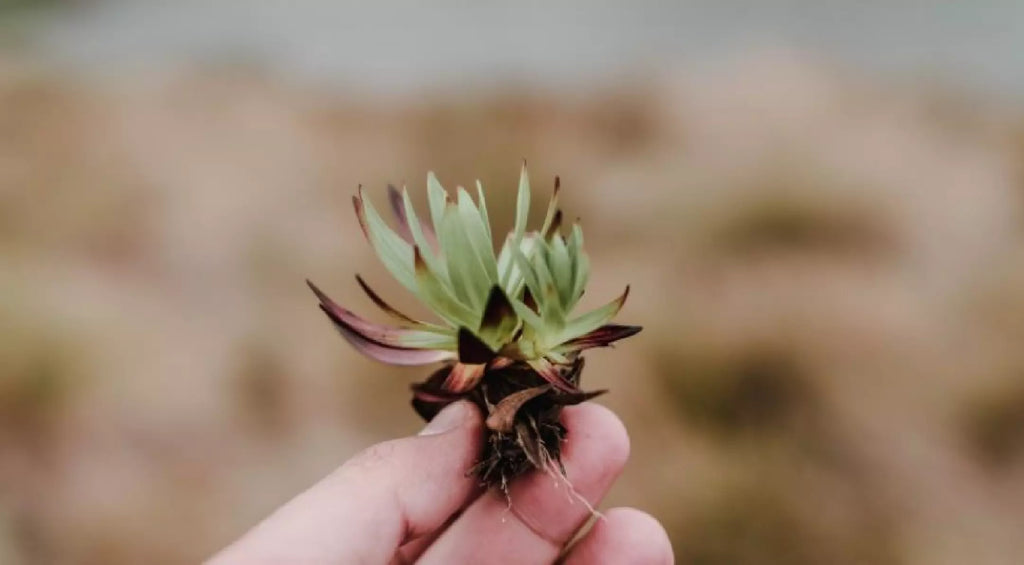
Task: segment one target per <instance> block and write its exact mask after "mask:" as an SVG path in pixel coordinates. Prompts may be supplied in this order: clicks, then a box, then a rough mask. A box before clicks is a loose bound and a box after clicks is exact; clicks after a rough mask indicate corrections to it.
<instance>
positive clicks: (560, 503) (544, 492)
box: [419, 404, 629, 565]
mask: <svg viewBox="0 0 1024 565" xmlns="http://www.w3.org/2000/svg"><path fill="white" fill-rule="evenodd" d="M562 422H563V423H564V424H565V426H566V427H567V428H568V436H567V439H566V441H565V443H564V444H563V446H562V447H563V449H562V458H563V462H564V463H565V468H566V473H567V475H568V480H569V481H570V482H571V483H572V487H573V489H574V491H575V494H573V493H572V492H571V491H570V490H569V487H567V485H566V483H564V482H562V481H560V480H556V478H555V477H554V476H553V475H552V474H545V473H542V472H538V471H534V472H532V473H530V474H529V475H526V476H525V477H523V478H522V479H520V480H518V481H516V482H514V483H513V484H512V487H511V491H510V494H511V500H512V506H511V509H510V508H509V506H508V504H507V503H506V501H505V498H504V497H503V496H502V495H501V494H500V493H497V492H494V491H492V492H489V493H487V494H485V495H483V496H481V497H480V498H479V499H477V500H476V501H474V502H473V503H472V504H471V505H470V506H469V507H468V508H467V509H466V511H465V512H464V513H463V514H462V516H461V517H460V518H459V519H458V520H456V521H455V523H454V524H452V526H451V527H449V528H448V530H447V531H445V533H444V534H442V535H441V537H440V538H438V540H437V541H436V542H435V543H434V545H432V546H431V547H430V548H429V549H428V550H427V551H426V553H424V554H423V557H422V559H421V560H420V561H419V563H422V564H426V565H429V564H435V563H436V564H440V563H489V564H490V563H495V564H500V563H550V562H552V561H553V560H554V559H555V558H556V557H557V556H558V554H559V552H560V551H561V549H562V546H564V545H565V543H566V542H567V541H568V540H569V539H570V538H571V537H572V535H573V534H574V533H575V532H576V530H577V529H579V527H580V526H581V525H582V524H583V522H584V521H586V519H587V518H589V517H590V515H591V510H590V507H589V506H588V504H589V505H594V504H597V502H598V501H600V500H601V498H602V497H603V496H604V494H605V493H606V492H607V491H608V489H609V488H610V487H611V485H612V483H613V482H614V481H615V479H616V477H618V476H619V473H621V472H622V468H623V466H624V465H625V464H626V459H627V458H628V457H629V437H628V436H627V435H626V430H625V428H624V427H623V425H622V422H620V421H619V419H618V417H616V416H615V415H614V414H613V413H612V412H611V411H610V410H608V409H607V408H604V407H601V406H598V405H596V404H583V405H580V406H576V407H572V408H566V409H565V410H564V411H563V413H562ZM576 496H579V497H582V498H583V499H584V500H586V502H587V504H584V503H583V502H582V501H580V500H578V499H576Z"/></svg>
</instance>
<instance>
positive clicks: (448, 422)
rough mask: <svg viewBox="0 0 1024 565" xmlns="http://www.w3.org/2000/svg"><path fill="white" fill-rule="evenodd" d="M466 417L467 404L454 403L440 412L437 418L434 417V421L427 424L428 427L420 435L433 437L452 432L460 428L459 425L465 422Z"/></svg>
mask: <svg viewBox="0 0 1024 565" xmlns="http://www.w3.org/2000/svg"><path fill="white" fill-rule="evenodd" d="M465 416H466V403H465V402H461V401H460V402H453V403H451V404H449V405H448V406H445V408H444V410H441V411H440V412H438V413H437V416H434V419H433V420H431V421H430V422H429V423H428V424H427V427H425V428H423V431H421V432H420V435H421V436H432V435H437V434H443V433H445V432H450V431H452V430H454V429H455V428H457V427H459V424H461V423H462V421H463V420H465Z"/></svg>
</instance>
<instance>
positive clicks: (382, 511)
mask: <svg viewBox="0 0 1024 565" xmlns="http://www.w3.org/2000/svg"><path fill="white" fill-rule="evenodd" d="M481 439H482V422H481V416H480V414H479V412H478V411H477V409H476V408H475V407H473V406H472V405H471V404H469V403H468V402H459V403H455V404H452V405H451V406H449V407H448V408H446V409H445V410H444V411H442V412H441V413H440V414H438V415H437V416H436V417H435V418H434V420H432V421H431V423H430V424H429V425H428V426H427V428H426V429H424V431H423V432H422V433H421V435H420V436H417V437H410V438H403V439H399V440H394V441H389V442H384V443H380V444H377V445H375V446H373V447H371V448H369V449H367V450H365V451H363V452H362V453H360V454H359V455H357V456H355V457H353V458H352V459H350V460H349V461H348V462H346V463H345V464H344V465H342V466H341V467H340V468H339V469H337V470H336V471H335V472H334V473H332V474H331V475H330V476H328V477H327V478H326V479H324V480H322V481H321V482H319V483H318V484H316V485H314V486H313V487H312V488H310V489H309V490H307V491H306V492H304V493H302V494H300V495H299V496H298V497H296V498H295V499H293V500H292V501H291V502H289V503H288V504H286V505H285V506H284V507H282V508H281V509H279V510H278V511H277V512H275V513H274V514H273V515H271V516H270V517H269V518H267V519H266V520H265V521H264V522H263V523H262V524H260V525H258V526H256V528H254V529H253V530H252V531H250V532H249V533H248V534H246V536H245V537H243V538H242V539H241V540H240V541H238V542H236V543H235V545H233V546H231V547H229V548H228V549H227V550H225V551H224V552H223V553H222V554H220V555H218V556H217V557H215V558H214V560H213V561H214V563H217V564H219V565H223V564H228V563H387V562H388V561H389V560H390V559H391V558H392V556H393V555H394V554H395V551H396V550H397V548H398V547H399V546H400V545H402V544H403V543H404V542H406V541H407V540H410V539H413V538H415V537H417V536H421V535H424V534H427V533H429V532H431V531H433V530H435V529H437V528H438V527H440V526H441V525H442V524H444V522H445V520H447V519H448V517H450V516H451V515H452V514H454V513H455V512H456V511H458V510H459V509H460V508H462V507H463V506H464V505H465V504H466V503H467V502H468V500H469V499H470V497H472V496H473V494H474V492H475V481H474V479H472V478H469V477H466V470H467V469H469V468H470V467H471V466H472V465H473V462H474V461H475V460H476V459H477V457H478V455H479V451H480V444H481Z"/></svg>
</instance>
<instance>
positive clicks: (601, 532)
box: [565, 508, 675, 565]
mask: <svg viewBox="0 0 1024 565" xmlns="http://www.w3.org/2000/svg"><path fill="white" fill-rule="evenodd" d="M674 562H675V557H674V555H673V552H672V542H671V541H670V540H669V537H668V533H667V532H666V531H665V528H664V527H663V526H662V525H661V523H660V522H658V520H657V519H655V518H654V517H653V516H651V515H650V514H648V513H646V512H643V511H641V510H637V509H635V508H613V509H611V510H609V511H608V512H607V513H605V515H604V517H603V518H602V519H600V520H598V521H597V523H596V524H594V527H593V529H591V531H590V533H588V534H587V536H586V537H585V538H583V540H582V541H581V542H579V544H577V545H576V547H574V548H573V549H572V550H571V551H570V552H569V556H568V558H567V559H566V561H565V563H566V565H577V564H583V563H617V564H622V565H629V564H632V563H635V564H637V565H641V564H642V565H663V564H665V565H669V564H671V563H674Z"/></svg>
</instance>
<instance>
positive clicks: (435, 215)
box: [427, 171, 448, 237]
mask: <svg viewBox="0 0 1024 565" xmlns="http://www.w3.org/2000/svg"><path fill="white" fill-rule="evenodd" d="M427 202H428V203H429V205H430V220H431V222H432V223H433V225H434V232H435V233H437V235H438V237H440V235H441V220H442V219H444V209H445V207H446V205H447V203H448V193H447V192H445V190H444V187H443V186H441V183H440V182H439V181H438V180H437V176H436V175H434V172H433V171H430V172H429V173H427Z"/></svg>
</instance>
